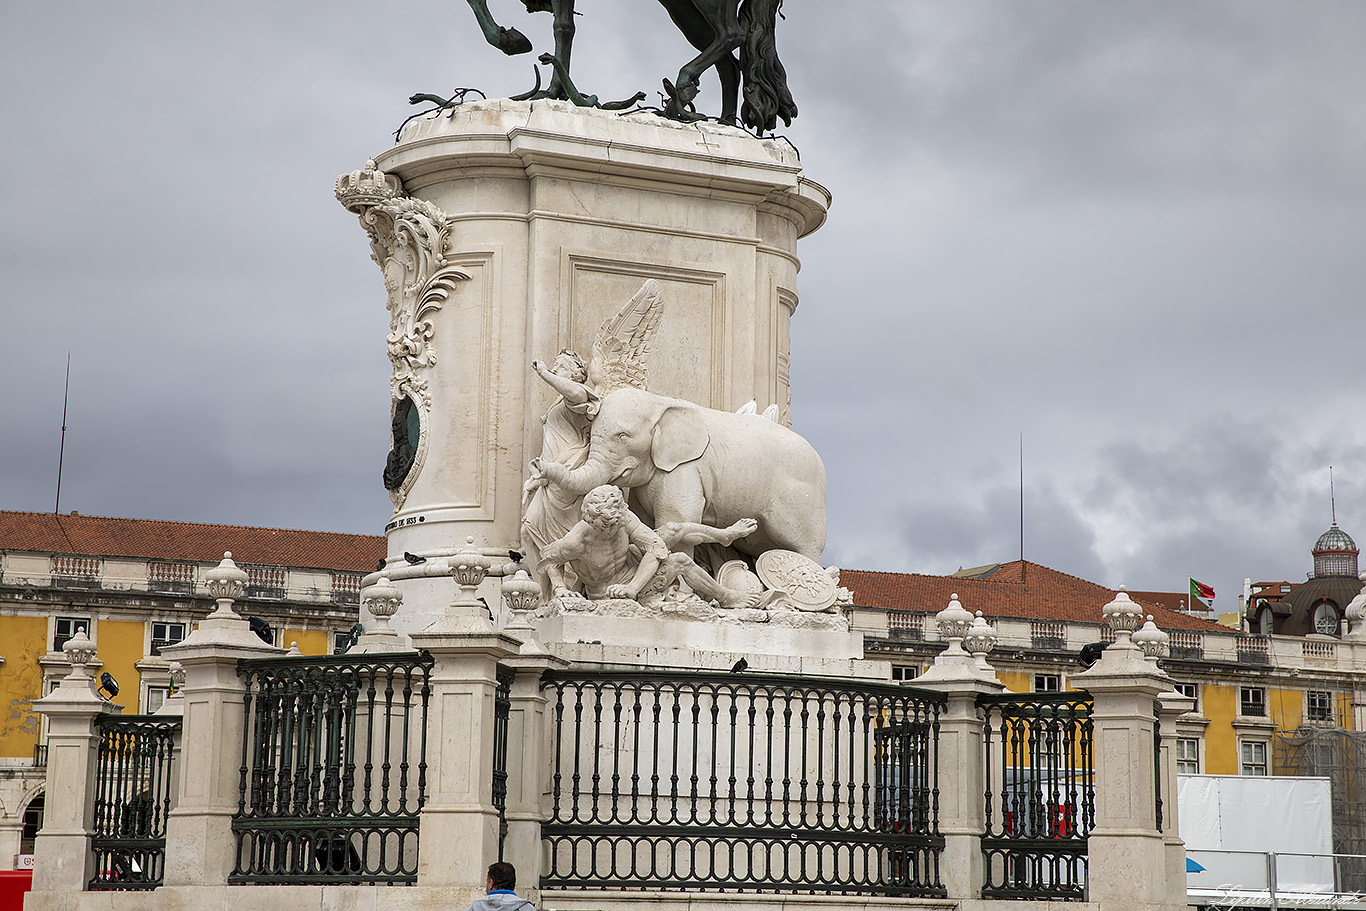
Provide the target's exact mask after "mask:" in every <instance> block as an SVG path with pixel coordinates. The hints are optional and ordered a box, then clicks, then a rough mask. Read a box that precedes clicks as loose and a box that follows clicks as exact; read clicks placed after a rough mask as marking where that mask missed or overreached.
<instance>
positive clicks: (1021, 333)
mask: <svg viewBox="0 0 1366 911" xmlns="http://www.w3.org/2000/svg"><path fill="white" fill-rule="evenodd" d="M491 6H492V7H493V9H494V10H495V12H496V13H497V14H498V15H499V16H500V17H501V18H502V19H503V20H504V21H505V22H506V23H509V24H515V25H516V26H518V27H519V28H521V29H522V30H523V31H525V32H527V34H528V35H529V36H530V37H531V38H532V40H533V41H534V42H535V43H536V45H537V47H538V49H541V48H548V47H549V44H550V23H549V17H548V16H545V15H537V16H534V17H532V16H528V15H526V13H525V12H524V11H523V10H522V7H521V4H520V3H517V2H513V0H492V2H491ZM579 6H580V9H581V11H582V13H583V15H582V16H581V17H580V19H579V34H578V44H577V45H576V47H577V50H578V53H577V54H576V56H575V60H574V65H575V74H576V77H577V79H578V81H579V82H580V83H581V85H582V86H583V87H585V88H586V90H588V91H592V92H596V93H598V94H600V95H603V96H604V97H606V96H613V97H619V96H626V95H629V94H630V93H631V92H633V91H635V90H636V89H642V90H645V91H648V92H651V93H652V97H654V96H653V93H654V92H656V91H657V88H658V86H659V81H660V78H661V77H663V76H666V75H672V74H673V73H674V72H676V70H677V67H678V66H679V65H680V64H681V63H682V62H683V61H684V60H686V59H687V58H688V57H689V56H691V53H692V52H691V50H690V49H689V48H688V46H687V45H686V44H684V42H683V41H682V39H681V37H678V36H677V35H676V34H675V33H674V32H673V31H672V27H671V26H670V25H669V23H668V20H667V16H666V14H665V13H664V11H663V9H662V8H661V7H660V6H659V5H658V4H656V3H651V2H648V0H634V2H630V0H580V4H579ZM785 13H786V16H787V19H786V21H785V22H782V23H780V26H779V32H778V47H779V52H780V54H781V56H782V58H783V61H784V63H785V64H786V66H787V69H788V72H789V75H790V80H791V84H792V88H793V93H794V95H795V97H796V100H797V103H798V105H799V107H800V110H801V114H800V117H799V118H798V120H797V121H796V123H794V125H793V126H792V127H791V128H790V129H788V130H785V131H784V132H785V134H786V135H787V136H788V137H789V138H790V139H791V140H792V141H793V143H794V144H795V145H796V146H797V147H798V148H799V149H800V151H801V153H802V156H803V161H804V164H805V167H806V169H807V173H808V175H809V176H810V177H812V178H813V179H815V180H817V181H819V182H820V183H822V184H824V185H826V186H828V187H829V188H830V189H831V190H832V191H833V192H834V195H835V205H834V208H833V209H832V211H831V217H830V220H829V222H828V223H827V224H826V226H825V227H824V228H822V229H821V230H820V231H819V232H818V233H817V234H815V235H814V236H812V237H810V238H807V239H806V240H805V241H803V242H802V246H801V249H800V251H799V252H800V253H801V256H802V260H803V268H802V273H801V283H800V293H801V305H800V307H799V309H798V311H797V314H796V316H795V318H794V322H793V331H792V345H793V411H794V420H795V424H796V428H797V429H798V430H799V431H800V432H802V433H803V434H804V435H805V436H807V437H808V438H809V439H810V440H811V441H812V442H813V443H814V444H815V446H816V448H817V449H818V450H819V451H820V452H821V453H822V455H823V457H824V459H825V461H826V465H827V468H828V470H829V473H830V502H829V514H830V544H829V547H828V548H827V551H826V556H827V562H835V563H838V564H840V565H842V566H848V567H857V568H864V569H886V570H903V571H913V572H949V571H952V570H954V569H956V568H958V567H959V566H960V565H964V566H971V565H974V564H980V563H988V562H995V561H1002V560H1008V559H1013V558H1014V557H1016V556H1017V555H1018V553H1019V547H1020V543H1019V517H1018V510H1019V488H1018V484H1019V471H1020V465H1019V450H1020V438H1021V435H1023V440H1024V443H1023V448H1024V479H1025V480H1024V487H1025V489H1024V504H1025V541H1024V548H1025V555H1026V557H1028V558H1029V559H1032V560H1036V561H1038V562H1041V563H1045V564H1047V565H1049V566H1052V567H1055V568H1057V569H1060V570H1063V571H1065V572H1070V573H1074V574H1076V575H1079V576H1083V577H1085V578H1089V579H1093V580H1095V581H1097V582H1101V583H1103V584H1109V585H1117V584H1121V583H1127V584H1128V585H1130V587H1133V588H1139V589H1167V590H1172V589H1181V588H1183V587H1184V585H1185V577H1186V574H1187V573H1191V574H1193V575H1194V576H1195V577H1196V578H1198V579H1201V580H1202V581H1204V582H1207V583H1209V584H1212V585H1214V586H1215V588H1216V589H1217V590H1218V591H1219V601H1218V605H1217V606H1218V607H1220V608H1221V609H1224V610H1230V609H1233V607H1234V606H1235V604H1236V595H1237V590H1238V588H1239V587H1240V585H1241V580H1242V578H1243V577H1244V576H1251V577H1253V578H1254V579H1281V578H1288V579H1301V578H1303V573H1304V572H1305V571H1306V570H1308V569H1309V568H1310V565H1311V564H1310V559H1309V555H1308V549H1309V547H1310V545H1311V544H1312V542H1313V541H1314V539H1315V538H1316V537H1317V536H1318V534H1319V533H1320V532H1322V531H1323V530H1324V529H1325V528H1327V527H1328V524H1329V502H1328V466H1329V465H1330V464H1332V465H1334V466H1335V469H1334V476H1335V479H1336V482H1337V494H1338V496H1337V506H1338V510H1337V511H1338V520H1339V524H1340V525H1341V526H1342V527H1343V528H1344V529H1345V530H1346V531H1348V532H1349V533H1351V534H1353V535H1354V536H1356V537H1357V539H1358V541H1359V542H1363V541H1366V449H1363V446H1364V445H1366V307H1364V306H1363V303H1364V302H1366V301H1364V300H1363V288H1366V53H1363V52H1362V48H1363V47H1366V3H1362V2H1361V0H1314V2H1309V3H1305V2H1289V0H1276V2H1272V0H1163V2H1158V0H1106V2H1103V3H1096V2H1085V0H1030V2H1028V3H1021V2H1015V0H860V2H857V3H824V2H815V0H790V2H789V3H787V5H786V7H785ZM707 78H708V81H707V82H704V94H703V97H702V99H701V102H702V103H703V105H704V106H711V107H713V108H714V105H715V94H716V93H715V88H714V84H713V83H712V82H711V81H710V80H711V77H707ZM530 81H531V64H530V58H528V57H522V58H515V59H507V58H503V57H502V56H501V55H500V54H498V53H497V52H496V51H494V50H493V49H492V48H489V47H488V46H486V45H484V44H483V43H482V39H481V38H480V36H479V35H478V33H477V32H476V30H475V28H474V23H473V18H472V16H471V14H470V12H469V10H468V8H467V7H466V5H465V4H464V3H463V2H460V0H445V2H436V0H391V2H389V3H386V4H383V5H380V6H376V5H374V4H362V3H357V2H351V0H333V2H329V3H322V2H316V0H294V2H291V3H286V4H282V3H277V2H269V3H266V2H247V0H234V2H231V3H226V2H224V3H217V4H187V3H183V2H169V0H166V2H146V0H130V2H127V3H119V4H110V3H107V2H89V0H84V2H83V0H75V2H70V3H60V4H58V3H32V4H19V3H7V4H3V5H0V82H3V84H4V85H5V86H6V91H5V93H4V95H3V99H2V100H0V117H3V120H0V122H3V124H4V136H5V141H4V142H3V144H0V164H2V165H3V173H4V174H5V182H6V190H5V195H6V205H5V207H4V211H3V214H0V341H2V342H3V351H4V353H3V356H2V357H0V381H3V388H4V393H5V394H4V395H3V396H0V440H2V441H3V446H2V448H0V508H5V509H28V510H40V511H42V510H51V509H52V508H53V499H54V486H55V481H56V473H57V472H56V465H57V450H58V438H59V434H60V429H61V407H62V380H63V370H64V367H65V358H66V353H67V352H68V351H70V352H71V356H72V368H71V400H70V412H69V416H68V420H67V423H68V431H67V446H66V464H65V472H64V476H63V487H62V502H61V507H62V510H63V511H69V510H72V509H75V510H80V511H81V512H83V513H87V514H99V515H113V516H129V517H140V518H160V519H177V520H188V521H202V522H223V523H230V524H248V525H277V526H286V527H299V528H309V529H322V530H333V531H354V532H367V533H379V532H380V531H381V530H382V528H383V526H384V523H385V522H386V521H387V519H388V517H389V513H390V509H389V502H388V498H387V496H386V495H385V493H384V490H383V488H382V486H381V484H380V480H379V474H380V468H381V467H382V464H383V461H384V455H385V451H386V449H387V440H386V434H387V431H388V421H387V408H388V404H387V397H388V371H389V367H388V361H387V358H386V356H385V353H384V343H383V337H384V333H385V331H386V327H387V320H386V314H385V311H384V294H383V288H382V285H381V282H380V276H379V273H378V270H376V269H375V267H374V265H373V264H372V263H371V262H370V261H369V259H368V250H367V248H366V246H365V239H364V235H363V233H362V232H361V231H360V230H359V229H358V228H357V227H356V225H355V221H354V219H353V218H352V217H351V216H349V215H347V214H346V213H345V212H344V211H343V210H342V209H341V207H340V206H338V205H337V203H336V201H335V200H334V199H333V198H332V182H333V180H334V179H335V177H336V175H337V174H339V173H341V172H342V171H347V170H351V169H352V168H355V167H358V166H359V165H360V163H361V162H363V161H364V159H365V158H366V157H368V156H370V155H373V154H375V153H376V152H378V151H379V150H381V149H383V148H385V147H386V146H387V145H388V144H389V143H390V142H391V141H392V136H391V134H392V131H393V130H394V129H395V128H396V127H397V126H398V125H399V123H400V122H401V121H402V120H403V118H405V117H406V116H408V114H409V113H411V110H410V108H409V107H408V105H407V103H406V99H407V97H408V95H409V94H411V93H412V92H414V91H427V92H435V93H439V92H443V91H448V90H449V89H451V88H452V87H454V86H475V87H478V88H481V89H483V90H484V91H485V92H487V93H488V94H490V95H506V94H511V93H515V92H518V91H521V90H523V89H524V88H527V87H528V86H529V84H530Z"/></svg>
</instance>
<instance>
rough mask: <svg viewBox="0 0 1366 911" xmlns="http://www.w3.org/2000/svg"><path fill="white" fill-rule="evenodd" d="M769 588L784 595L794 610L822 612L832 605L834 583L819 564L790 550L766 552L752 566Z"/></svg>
mask: <svg viewBox="0 0 1366 911" xmlns="http://www.w3.org/2000/svg"><path fill="white" fill-rule="evenodd" d="M754 568H755V569H756V570H757V571H758V573H759V578H760V579H762V580H763V581H764V584H765V585H767V586H768V587H769V588H772V589H777V590H779V591H783V592H786V593H787V596H788V598H789V599H791V601H792V604H793V606H794V607H796V608H797V609H798V610H804V611H812V612H816V611H824V610H829V609H830V606H831V605H832V604H834V603H835V594H836V590H835V589H836V586H835V580H834V579H832V578H830V574H829V573H827V572H826V571H825V570H824V569H823V568H822V567H821V565H820V564H819V563H817V562H816V561H815V560H812V559H810V558H809V557H803V556H802V555H801V554H799V553H795V552H793V551H790V550H768V551H764V552H763V553H762V554H760V555H759V559H758V560H757V561H755V567H754Z"/></svg>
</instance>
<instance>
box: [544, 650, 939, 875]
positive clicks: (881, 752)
mask: <svg viewBox="0 0 1366 911" xmlns="http://www.w3.org/2000/svg"><path fill="white" fill-rule="evenodd" d="M543 686H544V687H545V689H546V690H547V692H548V696H549V703H550V706H549V710H550V717H551V721H552V725H551V730H552V739H551V741H550V750H551V756H552V763H553V768H552V793H551V811H550V819H549V821H547V822H546V823H545V824H544V825H543V827H542V835H543V838H544V841H545V844H546V847H547V857H548V861H549V863H548V867H547V872H546V873H545V874H544V876H543V877H542V880H541V885H542V887H545V888H550V887H554V888H605V889H642V888H644V889H697V890H722V889H724V890H727V891H735V890H746V889H752V890H763V891H770V892H774V891H778V892H827V893H832V892H843V893H864V894H886V895H908V896H940V897H942V896H944V895H945V890H944V888H943V886H942V884H941V882H940V876H939V859H940V853H941V851H942V849H943V845H944V840H943V838H942V836H941V835H940V833H939V789H938V781H939V778H938V760H939V750H938V746H939V742H938V735H939V717H940V713H941V711H942V709H943V706H944V704H945V700H944V697H943V696H941V695H938V694H935V693H930V692H926V691H922V690H915V689H911V688H908V687H904V686H897V685H892V684H883V683H874V682H865V681H851V680H844V681H839V680H820V679H812V678H798V677H779V676H759V675H754V674H713V673H693V672H672V673H643V672H584V671H569V672H552V673H550V674H549V675H547V677H546V678H545V681H544V683H543Z"/></svg>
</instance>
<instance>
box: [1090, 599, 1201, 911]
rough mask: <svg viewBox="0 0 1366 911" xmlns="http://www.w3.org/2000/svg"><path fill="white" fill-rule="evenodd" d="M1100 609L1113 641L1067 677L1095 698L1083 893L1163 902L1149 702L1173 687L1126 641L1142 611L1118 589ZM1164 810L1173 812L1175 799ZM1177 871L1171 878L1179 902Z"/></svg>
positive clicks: (1128, 902) (1115, 900) (1163, 860)
mask: <svg viewBox="0 0 1366 911" xmlns="http://www.w3.org/2000/svg"><path fill="white" fill-rule="evenodd" d="M1103 612H1104V616H1105V619H1106V621H1107V622H1108V623H1109V624H1110V627H1111V628H1112V629H1114V631H1115V641H1114V643H1113V644H1111V645H1110V646H1109V647H1107V648H1106V649H1105V651H1104V652H1102V653H1101V658H1100V660H1099V661H1097V662H1096V663H1095V664H1094V665H1092V666H1091V668H1090V669H1089V670H1087V671H1083V672H1081V673H1079V674H1074V675H1073V676H1072V682H1073V684H1075V685H1076V686H1077V687H1079V688H1081V689H1085V690H1086V691H1088V692H1089V693H1090V694H1091V697H1092V699H1093V700H1094V709H1093V711H1092V716H1091V717H1092V721H1093V723H1094V726H1095V737H1094V743H1095V757H1096V759H1095V770H1096V771H1095V791H1096V825H1095V828H1093V829H1092V830H1091V834H1090V838H1089V841H1088V844H1087V853H1088V855H1089V859H1088V880H1089V891H1090V896H1089V897H1090V900H1091V901H1093V902H1100V903H1101V904H1102V905H1105V904H1109V905H1111V906H1112V907H1113V906H1117V905H1125V906H1133V905H1138V904H1141V905H1163V904H1167V903H1168V895H1169V887H1168V876H1169V870H1168V862H1167V861H1168V858H1167V850H1166V849H1167V846H1166V843H1165V840H1164V838H1163V833H1161V832H1159V831H1158V829H1157V798H1158V793H1157V781H1156V773H1157V758H1156V756H1155V755H1154V754H1155V750H1154V737H1155V735H1156V732H1157V715H1156V710H1155V707H1154V705H1155V701H1156V699H1157V697H1158V695H1159V694H1161V693H1164V692H1167V691H1169V690H1170V689H1171V688H1172V684H1171V678H1169V677H1168V676H1167V675H1166V674H1164V673H1162V671H1160V670H1159V669H1158V668H1157V667H1156V666H1155V665H1154V664H1151V663H1149V662H1148V661H1147V660H1145V659H1144V657H1143V653H1142V652H1141V651H1139V649H1138V648H1137V647H1135V646H1134V645H1133V643H1132V642H1130V635H1131V634H1132V633H1133V631H1134V630H1135V629H1137V627H1138V624H1139V621H1140V620H1141V619H1142V613H1141V611H1140V610H1139V607H1138V605H1137V604H1135V603H1134V602H1133V601H1131V600H1130V599H1129V596H1128V595H1127V594H1126V593H1125V592H1124V591H1123V590H1121V591H1120V592H1119V594H1118V595H1117V596H1116V597H1115V600H1114V601H1111V602H1110V603H1109V604H1107V605H1105V607H1104V608H1103ZM1165 771H1166V770H1164V772H1165ZM1164 777H1174V776H1164ZM1164 787H1165V782H1164ZM1167 806H1168V805H1166V804H1164V808H1166V807H1167ZM1169 812H1170V814H1171V816H1172V817H1175V815H1176V807H1175V801H1173V802H1172V803H1171V805H1170V806H1169ZM1163 815H1164V821H1165V818H1166V815H1167V813H1166V812H1164V814H1163ZM1184 876H1185V874H1184V873H1182V878H1181V879H1180V880H1178V882H1179V883H1180V884H1181V885H1182V887H1183V893H1182V901H1181V904H1185V898H1184V884H1185V882H1184Z"/></svg>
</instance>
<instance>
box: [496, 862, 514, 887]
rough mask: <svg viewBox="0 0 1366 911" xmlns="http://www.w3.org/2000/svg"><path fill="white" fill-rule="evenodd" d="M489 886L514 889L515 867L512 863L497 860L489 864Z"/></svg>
mask: <svg viewBox="0 0 1366 911" xmlns="http://www.w3.org/2000/svg"><path fill="white" fill-rule="evenodd" d="M489 888H490V889H515V888H517V869H516V868H515V867H513V866H512V864H509V863H504V862H503V861H501V860H500V861H498V863H496V864H490V865H489Z"/></svg>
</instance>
